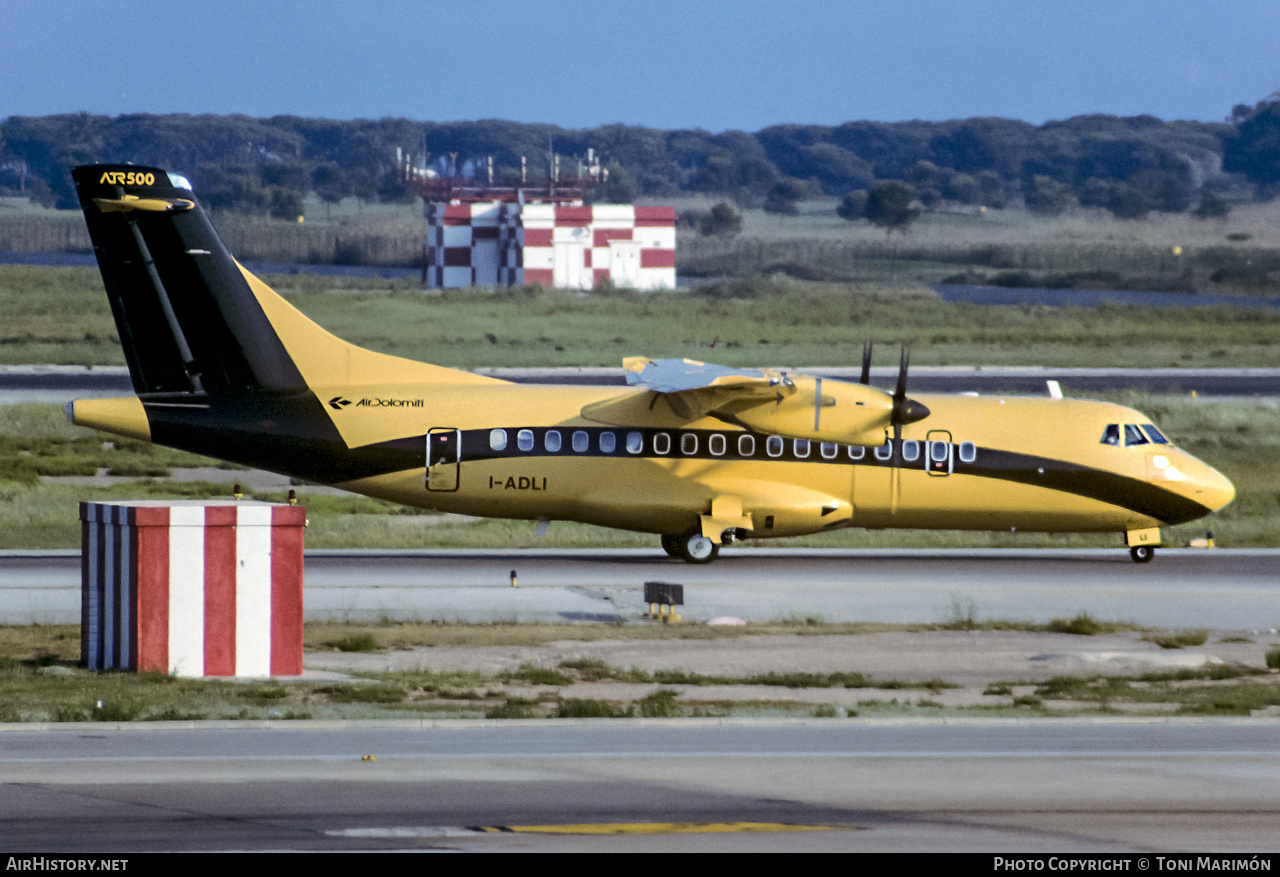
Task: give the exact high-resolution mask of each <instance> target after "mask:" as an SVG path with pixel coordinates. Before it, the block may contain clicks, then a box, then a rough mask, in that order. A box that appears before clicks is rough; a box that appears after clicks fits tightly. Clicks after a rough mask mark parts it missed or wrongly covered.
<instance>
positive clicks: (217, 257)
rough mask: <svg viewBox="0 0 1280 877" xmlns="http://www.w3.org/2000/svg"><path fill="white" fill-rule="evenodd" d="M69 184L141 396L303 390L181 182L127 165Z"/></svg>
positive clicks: (101, 168)
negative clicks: (77, 196)
mask: <svg viewBox="0 0 1280 877" xmlns="http://www.w3.org/2000/svg"><path fill="white" fill-rule="evenodd" d="M72 177H73V179H74V180H75V184H76V191H77V192H78V194H79V197H80V206H81V208H83V210H84V214H85V220H86V221H87V222H88V225H89V235H90V237H91V238H92V240H93V250H94V254H95V255H96V256H97V258H98V267H99V269H101V271H102V280H103V283H104V284H105V285H106V288H107V296H108V298H110V300H111V311H112V314H113V315H114V316H115V321H116V328H117V330H118V331H119V334H120V343H121V345H122V346H123V347H124V353H125V358H126V359H127V360H128V362H129V373H130V375H131V376H132V378H133V388H134V391H135V392H136V393H137V394H138V395H139V396H147V395H152V394H160V393H164V394H170V393H184V394H195V395H212V396H219V395H226V394H237V393H242V392H245V391H250V392H252V391H254V390H275V391H285V390H302V389H305V387H306V385H305V383H304V381H303V379H302V375H301V374H299V372H298V369H297V367H296V366H295V365H294V363H293V361H292V360H291V359H290V358H289V355H288V353H287V352H286V350H285V348H284V345H283V344H282V343H281V341H280V338H279V337H278V336H277V334H276V332H275V330H274V329H273V328H272V326H271V323H270V322H269V321H268V320H267V317H266V315H265V314H264V313H263V311H262V307H261V305H260V304H259V303H258V301H257V299H256V298H255V297H254V296H253V293H252V292H251V291H250V289H249V285H248V283H247V282H246V280H245V278H244V275H243V274H242V273H241V270H240V267H239V266H238V265H237V264H236V262H235V260H234V259H232V258H231V255H230V254H229V253H228V252H227V250H226V248H225V247H224V246H223V245H222V241H221V240H220V239H219V238H218V235H217V233H216V232H215V231H214V230H213V226H212V225H210V224H209V220H208V218H207V217H206V216H205V214H204V211H203V210H201V209H200V205H199V204H198V203H197V202H196V199H195V196H194V195H193V194H192V191H191V185H190V183H188V182H187V181H186V179H184V178H183V177H180V176H178V175H176V174H170V173H168V172H166V171H163V170H160V169H159V168H149V167H137V166H134V165H87V166H84V167H78V168H75V169H74V170H73V171H72Z"/></svg>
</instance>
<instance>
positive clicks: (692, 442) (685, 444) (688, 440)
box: [680, 432, 698, 454]
mask: <svg viewBox="0 0 1280 877" xmlns="http://www.w3.org/2000/svg"><path fill="white" fill-rule="evenodd" d="M680 453H682V454H696V453H698V436H697V433H692V432H686V433H685V434H684V435H682V436H680Z"/></svg>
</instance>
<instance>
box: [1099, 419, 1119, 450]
mask: <svg viewBox="0 0 1280 877" xmlns="http://www.w3.org/2000/svg"><path fill="white" fill-rule="evenodd" d="M1102 443H1103V444H1104V445H1119V444H1120V424H1118V423H1108V424H1107V428H1106V429H1104V430H1103V431H1102Z"/></svg>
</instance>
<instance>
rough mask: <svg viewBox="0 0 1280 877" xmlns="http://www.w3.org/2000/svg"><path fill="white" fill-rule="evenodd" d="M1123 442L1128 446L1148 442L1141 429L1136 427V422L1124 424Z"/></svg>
mask: <svg viewBox="0 0 1280 877" xmlns="http://www.w3.org/2000/svg"><path fill="white" fill-rule="evenodd" d="M1124 443H1125V444H1126V445H1129V446H1133V445H1146V444H1150V442H1148V441H1147V437H1146V436H1145V435H1143V434H1142V430H1140V429H1138V426H1137V424H1134V423H1126V424H1125V425H1124Z"/></svg>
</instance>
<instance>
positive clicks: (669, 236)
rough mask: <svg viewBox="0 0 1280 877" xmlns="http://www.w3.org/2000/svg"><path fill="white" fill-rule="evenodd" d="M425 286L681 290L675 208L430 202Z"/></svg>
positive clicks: (495, 202) (426, 215)
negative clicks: (530, 285) (533, 285)
mask: <svg viewBox="0 0 1280 877" xmlns="http://www.w3.org/2000/svg"><path fill="white" fill-rule="evenodd" d="M423 210H424V217H425V219H426V235H427V248H428V249H429V250H430V251H431V258H430V259H429V260H428V261H429V264H428V267H427V268H426V271H425V283H426V285H427V286H428V287H432V288H435V289H451V288H456V287H461V286H521V285H524V284H526V283H536V284H540V285H542V286H554V287H559V288H561V289H593V288H594V287H596V286H600V285H603V284H606V283H611V284H612V285H614V286H618V287H625V288H628V289H674V288H675V285H676V212H675V208H674V207H637V206H634V205H631V204H594V205H582V204H520V203H518V202H513V201H478V202H472V203H461V204H458V203H450V204H440V203H432V202H427V203H426V204H425V206H424V208H423Z"/></svg>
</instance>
